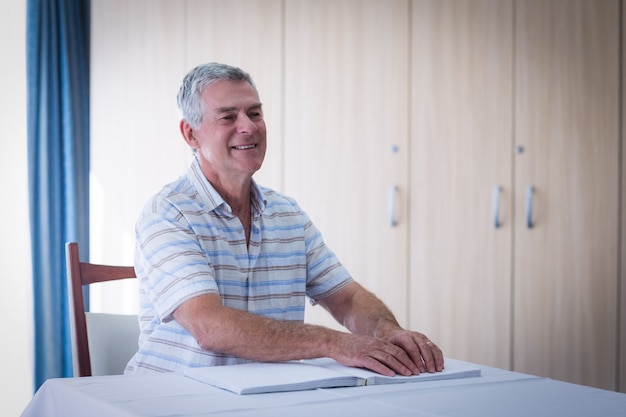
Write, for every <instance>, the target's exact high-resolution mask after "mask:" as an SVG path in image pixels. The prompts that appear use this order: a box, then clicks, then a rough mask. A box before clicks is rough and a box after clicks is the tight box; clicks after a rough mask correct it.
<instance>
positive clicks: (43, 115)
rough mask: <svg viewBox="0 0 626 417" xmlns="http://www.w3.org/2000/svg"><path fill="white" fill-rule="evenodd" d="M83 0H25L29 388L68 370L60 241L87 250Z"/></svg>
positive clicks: (85, 13)
mask: <svg viewBox="0 0 626 417" xmlns="http://www.w3.org/2000/svg"><path fill="white" fill-rule="evenodd" d="M89 19H90V3H89V0H28V2H27V22H26V30H27V34H26V40H27V45H26V60H27V62H26V63H27V94H28V97H27V105H28V112H27V115H28V126H27V135H28V174H29V178H28V180H29V183H28V186H29V200H30V228H31V242H32V243H31V247H32V270H33V288H34V293H33V297H34V320H35V323H34V324H35V340H34V349H35V352H34V360H35V364H34V369H35V375H34V377H35V378H34V381H35V387H34V388H35V389H37V388H39V386H40V385H41V384H42V383H43V382H44V381H45V380H46V379H48V378H53V377H66V376H72V356H71V341H70V333H69V328H70V326H69V310H68V293H67V283H66V275H65V242H67V241H76V242H78V243H79V245H80V252H81V256H88V253H89V252H88V251H89V248H88V246H87V245H88V241H89V230H88V228H89V31H90V28H89V26H90V25H89V22H90V20H89Z"/></svg>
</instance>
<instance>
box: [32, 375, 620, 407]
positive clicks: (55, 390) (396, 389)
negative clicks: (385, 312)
mask: <svg viewBox="0 0 626 417" xmlns="http://www.w3.org/2000/svg"><path fill="white" fill-rule="evenodd" d="M481 370H482V375H481V376H480V377H475V378H465V379H455V380H445V381H430V382H427V381H424V382H417V383H409V384H398V385H381V386H364V387H357V388H332V389H318V390H310V391H296V392H284V393H272V394H253V395H236V394H232V393H230V392H227V391H223V390H220V389H218V388H214V387H211V386H209V385H205V384H202V383H200V382H196V381H193V380H191V379H189V378H186V377H185V376H183V375H181V374H175V373H170V374H157V375H150V376H104V377H103V376H101V377H88V378H66V379H50V380H48V381H46V382H45V383H44V384H43V385H42V387H41V388H40V389H39V390H38V391H37V393H36V394H35V396H34V397H33V399H32V401H31V402H30V404H29V405H28V407H27V408H26V409H25V410H24V412H23V414H22V417H99V416H102V417H140V416H141V417H166V416H168V417H173V416H178V417H182V416H232V417H248V416H249V417H281V416H289V417H309V416H310V417H320V416H321V417H335V416H340V417H352V416H355V417H370V416H371V417H404V416H423V417H434V416H450V417H452V416H481V417H489V416H494V417H495V416H497V417H504V416H506V417H517V416H519V417H531V416H532V417H537V416H546V417H548V416H549V417H559V416H567V417H578V416H580V417H609V416H613V417H625V416H626V394H621V393H616V392H612V391H605V390H600V389H595V388H590V387H584V386H581V385H575V384H569V383H565V382H559V381H555V380H551V379H547V378H539V377H535V376H530V375H525V374H520V373H516V372H509V371H504V370H501V369H495V368H489V367H483V366H481Z"/></svg>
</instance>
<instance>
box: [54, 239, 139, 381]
mask: <svg viewBox="0 0 626 417" xmlns="http://www.w3.org/2000/svg"><path fill="white" fill-rule="evenodd" d="M65 260H66V263H67V280H68V289H69V298H70V322H71V335H72V357H73V367H74V376H91V375H92V359H91V355H90V349H89V339H90V337H89V335H88V331H87V320H86V314H85V301H84V298H83V286H85V285H90V284H95V283H98V282H106V281H114V280H120V279H126V278H136V275H135V269H134V268H133V267H132V266H114V265H97V264H92V263H88V262H81V261H80V258H79V255H78V244H76V243H75V242H69V243H66V244H65ZM134 317H135V318H136V316H134ZM90 321H94V322H95V324H96V325H97V323H100V322H101V320H100V319H98V320H92V319H90ZM123 322H125V323H128V320H123ZM135 323H136V335H138V334H139V324H138V322H137V321H136V320H135ZM108 327H109V330H110V329H111V326H110V325H109V326H108ZM126 327H127V326H126ZM122 331H124V332H125V333H128V331H127V330H126V331H125V330H122ZM127 336H128V335H127ZM91 339H93V336H92V337H91ZM107 339H108V341H110V342H111V344H112V346H114V345H115V344H119V339H116V338H115V337H113V338H111V337H105V338H100V341H98V342H97V343H101V342H102V341H104V340H107ZM94 341H95V340H94ZM134 343H135V347H136V344H137V338H136V336H135V340H134ZM98 348H99V349H97V350H99V351H103V350H104V351H106V349H103V348H102V346H98ZM92 350H93V349H92ZM127 359H130V357H128V358H127Z"/></svg>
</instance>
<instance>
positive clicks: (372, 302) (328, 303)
mask: <svg viewBox="0 0 626 417" xmlns="http://www.w3.org/2000/svg"><path fill="white" fill-rule="evenodd" d="M319 303H320V304H321V305H322V306H323V307H324V308H326V309H327V310H328V311H329V312H330V313H331V314H332V315H333V317H334V318H335V319H336V320H337V321H338V322H339V323H341V324H343V325H344V326H345V327H346V328H347V329H349V330H350V331H351V332H353V333H355V334H362V335H368V336H373V337H375V338H380V339H382V340H385V341H387V342H390V343H392V344H395V345H397V346H399V347H401V348H402V349H403V350H404V351H405V352H406V353H407V354H408V356H409V357H410V358H411V360H412V362H413V363H414V364H415V366H416V367H417V369H418V370H419V372H425V371H428V372H436V371H437V372H438V371H442V370H443V366H444V364H443V362H444V360H443V353H442V352H441V349H439V347H437V345H435V344H434V343H433V342H431V341H430V340H429V339H428V338H427V337H426V336H425V335H423V334H421V333H418V332H412V331H408V330H405V329H403V328H402V327H400V325H399V324H398V322H397V320H396V319H395V317H394V316H393V314H392V313H391V311H390V310H389V309H388V308H387V307H386V306H385V305H384V303H383V302H382V301H381V300H380V299H379V298H378V297H376V296H375V295H374V294H372V293H371V292H369V291H367V290H366V289H365V288H363V287H362V286H361V285H360V284H358V283H357V282H352V283H350V284H349V285H347V286H346V287H344V288H342V289H341V290H340V291H337V292H336V293H334V294H333V295H331V296H329V297H327V298H325V299H322V300H320V301H319Z"/></svg>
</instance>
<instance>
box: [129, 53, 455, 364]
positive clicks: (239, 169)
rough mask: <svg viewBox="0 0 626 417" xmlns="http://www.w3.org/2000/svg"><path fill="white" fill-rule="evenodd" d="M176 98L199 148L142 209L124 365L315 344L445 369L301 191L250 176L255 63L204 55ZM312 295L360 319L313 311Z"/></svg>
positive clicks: (245, 357) (366, 357) (257, 356)
mask: <svg viewBox="0 0 626 417" xmlns="http://www.w3.org/2000/svg"><path fill="white" fill-rule="evenodd" d="M178 106H179V109H180V111H181V114H182V120H181V122H180V131H181V133H182V136H183V138H184V140H185V142H186V143H187V145H188V146H189V147H191V148H192V150H193V152H194V155H195V158H194V161H193V163H192V165H191V167H190V168H189V170H188V172H187V174H186V175H184V176H182V177H181V178H180V179H178V180H177V181H175V182H173V183H171V184H169V185H167V186H165V187H164V188H163V189H162V190H161V191H160V192H159V193H158V194H156V195H155V196H154V197H153V198H152V199H150V201H148V203H147V204H146V206H145V208H144V210H143V212H142V213H141V216H140V217H139V220H138V222H137V229H136V231H137V247H136V256H135V269H136V272H137V277H138V278H139V287H140V289H139V292H140V327H141V336H140V340H139V351H138V352H137V354H136V355H135V356H134V357H133V358H132V359H131V361H130V362H129V364H128V366H127V369H126V373H127V374H136V373H142V372H154V371H156V372H167V371H181V370H183V369H184V368H186V367H197V366H210V365H225V364H235V363H242V362H247V361H284V360H297V359H310V358H317V357H330V358H333V359H335V360H336V361H338V362H340V363H342V364H344V365H349V366H356V367H362V368H367V369H370V370H373V371H375V372H378V373H381V374H384V375H394V374H401V375H411V374H418V373H421V372H437V371H441V370H442V369H443V366H444V363H443V362H444V361H443V355H442V352H441V350H440V349H439V348H438V347H437V346H436V345H435V344H434V343H432V342H431V341H430V340H429V339H428V338H427V337H426V336H425V335H423V334H421V333H418V332H413V331H408V330H405V329H403V328H402V327H400V325H399V324H398V322H397V321H396V319H395V318H394V316H393V314H392V313H391V312H390V311H389V309H388V308H387V307H386V306H385V305H384V304H383V303H382V302H381V301H380V300H379V299H378V298H377V297H376V296H375V295H373V294H372V293H370V292H369V291H367V290H365V289H364V288H363V287H362V286H361V285H359V284H358V283H357V282H356V281H355V280H353V279H352V277H351V276H350V275H349V273H348V271H347V270H346V269H345V268H344V267H343V265H342V264H341V263H340V262H339V261H338V259H337V258H336V256H335V255H334V253H333V252H332V251H331V250H330V249H329V248H328V247H326V245H325V244H324V241H323V239H322V236H321V234H320V233H319V231H318V230H317V229H316V228H315V226H314V225H313V223H312V222H311V220H310V219H309V217H308V216H307V214H306V213H305V212H303V211H302V209H301V208H300V207H299V206H298V204H297V203H296V202H295V201H294V200H293V199H292V198H289V197H287V196H285V195H282V194H280V193H278V192H276V191H274V190H271V189H267V188H264V187H261V186H260V185H258V184H257V183H256V182H255V181H254V180H253V178H252V177H253V175H254V173H255V172H256V171H257V170H259V168H260V167H261V164H262V163H263V159H264V157H265V150H266V126H265V122H264V120H263V107H262V104H261V101H260V99H259V95H258V93H257V90H256V87H255V85H254V82H253V81H252V79H251V78H250V76H249V75H248V74H247V73H246V72H244V71H242V70H241V69H239V68H234V67H231V66H228V65H223V64H217V63H211V64H206V65H201V66H198V67H196V68H194V69H193V70H192V71H190V72H189V73H188V74H187V76H186V77H185V79H184V80H183V84H182V86H181V88H180V91H179V93H178ZM306 297H308V298H310V299H311V301H312V302H314V303H319V304H321V305H322V306H323V307H324V308H325V309H327V310H328V311H329V312H330V313H331V314H332V315H333V317H334V318H335V319H336V320H337V321H338V322H339V323H341V324H342V325H344V326H345V327H346V328H347V329H349V330H350V332H349V333H348V332H340V331H336V330H332V329H329V328H325V327H322V326H316V325H311V324H306V323H304V305H305V299H306Z"/></svg>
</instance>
